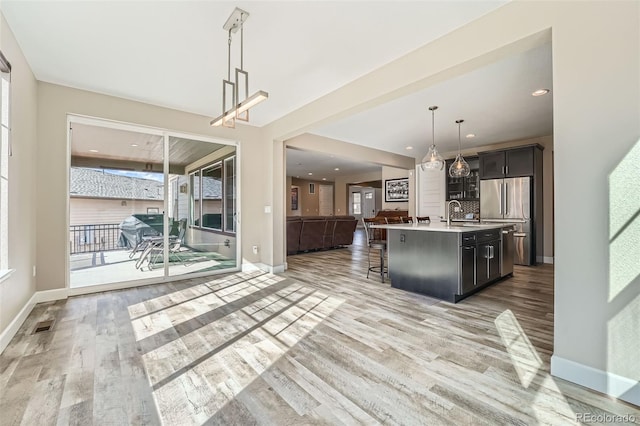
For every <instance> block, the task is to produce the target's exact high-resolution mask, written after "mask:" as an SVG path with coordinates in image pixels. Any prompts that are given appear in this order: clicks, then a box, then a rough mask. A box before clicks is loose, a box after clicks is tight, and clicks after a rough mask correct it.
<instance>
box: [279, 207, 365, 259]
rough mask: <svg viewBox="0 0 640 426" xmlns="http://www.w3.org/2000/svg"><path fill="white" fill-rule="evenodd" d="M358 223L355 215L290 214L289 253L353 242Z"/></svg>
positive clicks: (288, 222) (288, 225) (288, 219)
mask: <svg viewBox="0 0 640 426" xmlns="http://www.w3.org/2000/svg"><path fill="white" fill-rule="evenodd" d="M357 224H358V221H357V220H356V219H355V217H353V216H304V217H301V216H289V217H287V254H295V253H298V252H302V251H309V250H320V249H328V248H334V247H341V246H346V245H349V244H352V243H353V235H354V232H355V230H356V225H357Z"/></svg>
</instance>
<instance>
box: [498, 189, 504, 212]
mask: <svg viewBox="0 0 640 426" xmlns="http://www.w3.org/2000/svg"><path fill="white" fill-rule="evenodd" d="M503 185H504V184H503V183H501V184H500V203H499V204H498V213H499V214H500V215H501V216H502V192H503V191H502V186H503Z"/></svg>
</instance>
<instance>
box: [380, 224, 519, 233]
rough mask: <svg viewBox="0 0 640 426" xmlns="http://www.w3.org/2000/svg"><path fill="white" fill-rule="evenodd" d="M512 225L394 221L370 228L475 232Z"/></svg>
mask: <svg viewBox="0 0 640 426" xmlns="http://www.w3.org/2000/svg"><path fill="white" fill-rule="evenodd" d="M509 225H512V224H510V223H469V222H464V223H461V222H458V223H455V222H453V223H451V225H450V226H447V223H446V222H437V221H436V222H434V221H432V222H431V223H395V224H389V225H371V227H372V228H382V229H401V230H406V231H429V232H475V231H483V230H485V229H500V228H504V227H505V226H509Z"/></svg>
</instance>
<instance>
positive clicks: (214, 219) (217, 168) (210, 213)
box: [200, 163, 222, 231]
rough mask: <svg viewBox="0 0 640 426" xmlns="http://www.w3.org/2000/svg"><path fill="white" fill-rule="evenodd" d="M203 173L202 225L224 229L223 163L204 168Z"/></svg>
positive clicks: (218, 229) (219, 229) (201, 197)
mask: <svg viewBox="0 0 640 426" xmlns="http://www.w3.org/2000/svg"><path fill="white" fill-rule="evenodd" d="M201 174H202V181H201V191H200V193H201V196H200V203H201V204H200V205H201V206H202V221H201V222H200V226H201V227H203V228H209V229H215V230H217V231H222V163H217V164H214V165H213V166H210V167H207V168H205V169H202V172H201Z"/></svg>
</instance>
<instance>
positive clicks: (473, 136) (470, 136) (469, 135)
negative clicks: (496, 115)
mask: <svg viewBox="0 0 640 426" xmlns="http://www.w3.org/2000/svg"><path fill="white" fill-rule="evenodd" d="M465 137H466V138H467V139H471V138H475V137H476V134H475V133H469V134H468V135H467V136H465Z"/></svg>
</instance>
